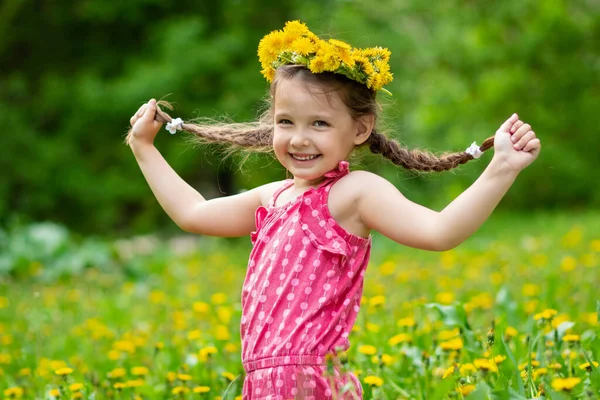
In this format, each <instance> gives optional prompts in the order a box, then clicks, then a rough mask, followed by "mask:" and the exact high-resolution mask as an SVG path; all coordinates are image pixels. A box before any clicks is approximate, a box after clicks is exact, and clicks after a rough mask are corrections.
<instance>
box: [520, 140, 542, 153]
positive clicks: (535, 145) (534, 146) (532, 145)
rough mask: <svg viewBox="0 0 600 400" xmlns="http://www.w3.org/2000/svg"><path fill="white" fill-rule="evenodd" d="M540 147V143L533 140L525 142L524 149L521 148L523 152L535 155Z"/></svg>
mask: <svg viewBox="0 0 600 400" xmlns="http://www.w3.org/2000/svg"><path fill="white" fill-rule="evenodd" d="M541 147H542V143H541V142H540V139H538V138H535V139H533V140H530V141H529V142H527V144H526V145H525V147H523V151H527V152H531V153H533V154H534V155H535V154H537V153H538V152H539V151H540V149H541Z"/></svg>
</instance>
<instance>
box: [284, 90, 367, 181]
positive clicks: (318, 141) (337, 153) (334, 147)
mask: <svg viewBox="0 0 600 400" xmlns="http://www.w3.org/2000/svg"><path fill="white" fill-rule="evenodd" d="M313 89H315V90H313V92H312V93H311V92H310V91H309V90H308V88H307V87H306V84H305V83H304V82H303V81H302V80H300V79H298V78H292V79H283V80H282V81H280V82H279V83H278V85H277V89H276V93H275V104H274V111H275V112H274V117H275V120H274V123H275V129H274V135H273V149H274V152H275V156H276V157H277V159H278V160H279V162H280V163H281V164H282V165H283V166H284V167H285V168H286V169H287V170H288V171H290V172H291V173H292V175H294V180H295V181H296V185H300V186H314V185H316V184H318V183H319V182H320V181H322V180H323V175H324V174H325V173H326V172H329V171H331V170H332V169H335V168H336V167H337V165H338V163H339V162H340V161H341V160H345V159H346V158H347V157H348V155H349V154H350V152H351V151H352V149H353V148H354V146H355V145H358V144H360V143H362V142H364V141H365V140H366V139H367V138H368V136H369V133H370V132H371V128H372V125H371V126H370V127H369V126H367V125H368V124H365V123H364V122H363V121H356V120H354V119H353V118H352V116H351V115H350V113H349V111H348V108H347V107H346V105H345V104H344V103H343V102H342V100H341V99H340V97H339V95H338V94H337V93H331V94H330V95H329V99H328V98H327V95H325V94H322V93H319V88H313ZM365 133H366V134H365Z"/></svg>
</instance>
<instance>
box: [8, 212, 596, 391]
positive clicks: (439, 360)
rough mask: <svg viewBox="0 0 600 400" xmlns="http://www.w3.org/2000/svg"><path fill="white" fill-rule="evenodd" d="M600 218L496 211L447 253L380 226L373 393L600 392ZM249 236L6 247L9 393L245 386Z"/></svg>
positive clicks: (365, 376)
mask: <svg viewBox="0 0 600 400" xmlns="http://www.w3.org/2000/svg"><path fill="white" fill-rule="evenodd" d="M598 226H600V215H585V216H577V217H566V216H565V217H562V218H559V217H540V218H536V219H534V218H529V217H510V218H509V217H507V218H504V217H496V216H495V217H493V218H492V220H491V221H490V222H489V223H488V224H486V225H485V226H484V227H483V228H482V230H481V231H480V232H478V233H477V234H476V235H475V236H474V237H473V238H471V239H469V240H468V241H467V242H466V243H464V244H463V245H461V246H459V247H458V248H457V249H454V250H451V251H448V252H443V253H431V252H424V251H417V250H414V249H407V248H403V247H402V246H399V245H396V244H394V243H392V242H390V241H389V240H387V239H385V238H383V237H379V236H375V238H374V248H373V256H372V260H371V264H370V265H369V267H368V270H367V274H366V281H365V290H364V297H363V300H362V308H361V311H360V313H359V316H358V319H357V322H356V325H355V327H354V330H353V332H352V335H351V336H350V342H351V347H350V349H349V350H348V351H347V353H345V354H342V355H341V357H342V362H343V368H346V369H348V370H351V371H354V372H355V373H356V374H357V375H358V377H359V379H360V380H361V383H362V386H363V389H364V392H365V398H366V399H447V398H448V399H531V398H540V399H542V398H545V399H553V400H554V399H569V398H580V399H598V398H600V370H599V369H598V360H599V359H600V339H599V338H598V334H599V324H598V313H599V312H600V309H599V305H598V304H599V303H598V300H599V298H600V297H599V296H598V292H596V290H597V287H596V285H597V284H598V283H600V273H599V272H600V266H599V261H600V231H599V230H598V228H597V227H598ZM9 236H10V235H8V236H7V235H5V236H4V240H5V242H6V241H7V240H8V241H10V240H11V239H10V238H8V239H7V237H9ZM0 238H2V236H0ZM19 240H20V239H19ZM22 241H23V242H24V243H25V242H26V241H25V240H22ZM14 242H18V240H16V239H15V240H14ZM11 246H12V247H11ZM11 246H8V247H5V250H6V249H7V248H9V249H13V250H14V248H16V247H18V246H17V245H16V244H14V243H13V244H12V245H11ZM86 246H88V247H89V246H90V245H89V244H88V245H86ZM76 247H77V246H73V250H69V251H71V252H72V253H71V254H72V256H71V257H70V258H69V259H73V258H76V257H80V258H81V257H83V256H82V254H84V253H83V252H81V251H79V250H77V249H76ZM92 247H93V246H92ZM249 249H250V244H249V240H244V239H242V240H212V239H207V238H191V239H190V238H183V239H181V238H178V239H173V240H161V239H157V238H137V239H132V240H127V241H118V242H117V243H116V244H114V245H111V246H110V251H109V252H108V253H106V254H104V259H106V260H108V261H110V260H112V262H108V261H107V262H106V263H105V264H102V265H103V266H99V265H100V264H101V263H100V262H99V261H98V264H99V265H85V263H83V264H81V265H83V266H84V267H82V268H80V269H77V270H76V271H75V272H73V271H72V273H68V270H66V271H67V272H66V273H65V272H64V271H63V273H60V274H52V273H46V272H45V270H46V269H48V268H50V264H52V263H51V262H50V261H49V260H48V259H44V260H38V259H35V257H33V256H31V257H29V258H27V257H28V256H19V257H20V258H18V260H17V258H14V259H13V261H14V262H17V261H18V263H19V266H20V267H19V270H18V271H14V270H13V271H10V273H4V275H2V272H3V270H2V265H5V271H4V272H6V265H8V264H6V263H5V264H2V259H0V395H2V396H3V397H4V398H7V399H10V398H24V399H25V398H26V399H33V398H37V399H40V398H46V399H77V398H90V399H157V398H163V399H164V398H178V399H193V398H199V399H203V398H205V399H240V398H241V396H240V394H241V385H242V381H243V370H242V365H241V361H240V344H239V322H240V290H241V284H242V281H243V278H244V269H245V263H246V260H247V255H248V252H249ZM86 251H87V250H86ZM24 254H25V253H24ZM27 254H29V253H27ZM68 254H69V253H67V255H68ZM85 254H87V253H85ZM15 257H16V256H15ZM0 258H1V257H0ZM100 258H102V257H100ZM5 259H6V257H5ZM15 260H17V261H15ZM61 260H62V261H61V262H60V263H55V264H52V266H53V267H56V268H59V266H60V265H64V264H65V263H66V262H67V261H66V260H67V258H61ZM71 262H72V261H71ZM57 265H58V266H57ZM71 265H73V264H71Z"/></svg>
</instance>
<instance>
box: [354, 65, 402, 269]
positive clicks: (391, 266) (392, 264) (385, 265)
mask: <svg viewBox="0 0 600 400" xmlns="http://www.w3.org/2000/svg"><path fill="white" fill-rule="evenodd" d="M350 56H352V54H350ZM352 65H354V59H352ZM395 271H396V263H395V262H393V261H385V262H384V263H383V264H381V265H380V266H379V273H381V275H384V276H388V275H392V274H393V273H394V272H395Z"/></svg>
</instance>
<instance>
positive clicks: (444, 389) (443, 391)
mask: <svg viewBox="0 0 600 400" xmlns="http://www.w3.org/2000/svg"><path fill="white" fill-rule="evenodd" d="M454 383H455V378H454V377H453V376H449V377H447V378H446V379H444V380H443V381H441V382H440V383H437V384H436V385H435V386H436V387H435V391H434V392H433V394H432V395H431V397H430V399H431V400H443V399H445V398H446V396H447V395H448V393H450V392H451V391H452V390H453V389H454Z"/></svg>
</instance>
